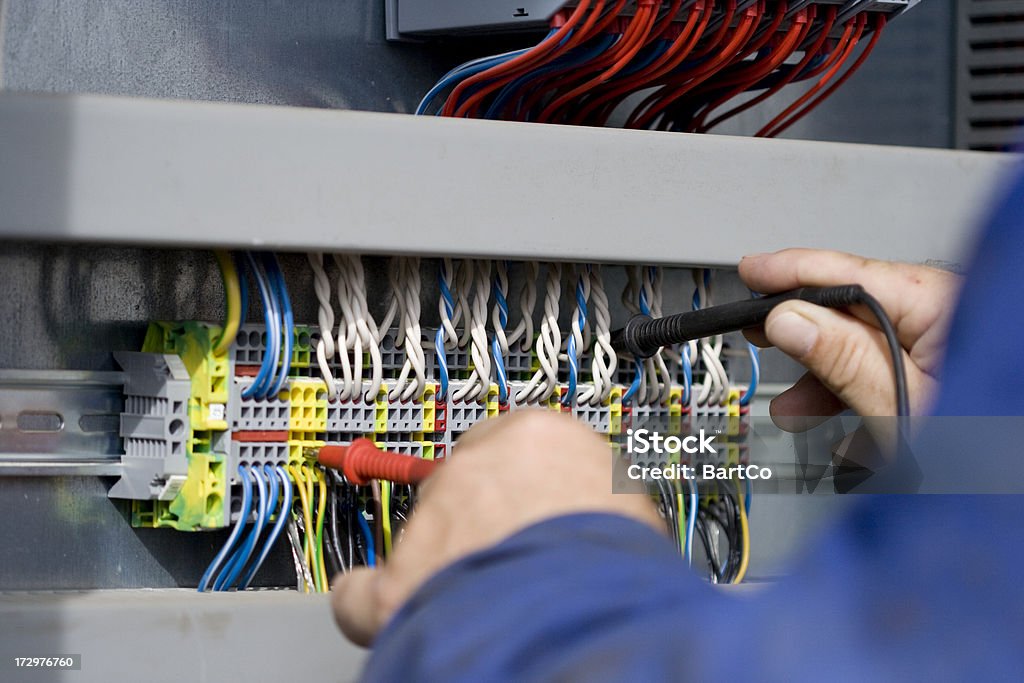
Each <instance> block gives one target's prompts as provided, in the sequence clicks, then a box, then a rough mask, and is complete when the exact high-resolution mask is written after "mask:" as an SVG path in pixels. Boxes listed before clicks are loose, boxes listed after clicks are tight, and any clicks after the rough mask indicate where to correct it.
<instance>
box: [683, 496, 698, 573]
mask: <svg viewBox="0 0 1024 683" xmlns="http://www.w3.org/2000/svg"><path fill="white" fill-rule="evenodd" d="M687 484H688V485H689V487H690V514H689V515H688V516H687V519H686V561H687V562H688V563H689V564H690V565H692V564H693V532H694V530H695V529H696V528H697V505H698V504H699V500H698V499H697V482H695V481H694V480H693V479H688V480H687Z"/></svg>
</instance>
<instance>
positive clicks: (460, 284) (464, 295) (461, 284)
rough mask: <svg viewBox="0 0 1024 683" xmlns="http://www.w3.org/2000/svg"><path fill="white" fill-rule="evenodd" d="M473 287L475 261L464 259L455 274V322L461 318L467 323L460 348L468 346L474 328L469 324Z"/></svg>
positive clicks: (460, 339)
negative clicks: (470, 297)
mask: <svg viewBox="0 0 1024 683" xmlns="http://www.w3.org/2000/svg"><path fill="white" fill-rule="evenodd" d="M472 289H473V262H472V261H470V260H469V259H462V260H461V261H460V262H459V272H458V275H456V276H455V291H454V292H453V294H454V295H455V302H456V305H455V315H454V317H453V322H454V323H455V324H456V325H458V324H459V320H460V319H464V320H465V323H464V324H463V326H462V334H460V335H459V348H460V349H464V348H466V344H468V343H469V341H470V339H471V337H472V334H473V330H472V327H471V326H470V324H469V317H470V308H469V293H470V291H471V290H472Z"/></svg>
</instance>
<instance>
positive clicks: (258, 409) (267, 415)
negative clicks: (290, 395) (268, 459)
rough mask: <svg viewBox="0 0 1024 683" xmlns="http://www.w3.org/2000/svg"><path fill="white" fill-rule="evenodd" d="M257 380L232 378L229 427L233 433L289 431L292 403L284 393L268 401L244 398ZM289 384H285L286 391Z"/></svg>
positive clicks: (229, 395)
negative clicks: (244, 394)
mask: <svg viewBox="0 0 1024 683" xmlns="http://www.w3.org/2000/svg"><path fill="white" fill-rule="evenodd" d="M254 382H255V379H254V378H252V377H232V378H231V388H230V390H229V394H228V415H227V417H228V425H229V426H230V429H231V431H232V432H246V431H260V432H282V431H288V422H289V410H290V401H289V400H288V399H286V398H281V396H287V392H286V391H282V392H281V393H280V394H279V395H277V396H271V397H269V398H266V399H255V398H242V393H243V392H244V391H245V390H246V389H248V388H249V387H251V386H252V385H253V383H254ZM287 388H288V384H287V383H285V389H287Z"/></svg>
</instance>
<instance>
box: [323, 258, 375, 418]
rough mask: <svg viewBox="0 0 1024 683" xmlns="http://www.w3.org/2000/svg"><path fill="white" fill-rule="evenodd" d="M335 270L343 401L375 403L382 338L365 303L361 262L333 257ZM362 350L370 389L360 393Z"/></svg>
mask: <svg viewBox="0 0 1024 683" xmlns="http://www.w3.org/2000/svg"><path fill="white" fill-rule="evenodd" d="M334 262H335V264H336V265H337V266H338V271H339V274H338V285H337V295H338V306H339V307H340V309H341V318H340V320H339V322H338V340H337V349H338V358H339V360H340V361H341V375H342V385H341V388H340V390H339V392H338V396H339V398H340V399H341V400H342V401H352V402H359V401H362V402H365V403H374V402H376V400H377V394H378V393H379V392H380V387H381V384H382V382H383V378H384V374H383V367H382V359H381V351H380V342H381V338H382V335H381V334H380V332H379V331H378V329H377V324H376V322H374V319H373V317H372V316H371V315H370V309H369V306H368V305H367V303H366V275H365V272H364V270H363V262H362V260H361V259H360V258H359V257H358V256H354V255H352V254H335V255H334ZM364 350H365V351H366V352H367V353H369V356H370V378H369V386H368V388H367V389H366V391H365V392H363V361H364V356H363V353H364Z"/></svg>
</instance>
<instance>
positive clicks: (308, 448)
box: [288, 431, 324, 465]
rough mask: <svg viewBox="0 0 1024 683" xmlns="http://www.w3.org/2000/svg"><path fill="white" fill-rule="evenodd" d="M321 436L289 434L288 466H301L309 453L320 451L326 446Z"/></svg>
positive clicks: (304, 432) (305, 432) (314, 434)
mask: <svg viewBox="0 0 1024 683" xmlns="http://www.w3.org/2000/svg"><path fill="white" fill-rule="evenodd" d="M319 436H320V434H319V433H318V432H307V431H290V432H288V464H289V465H301V464H302V463H303V462H304V460H305V459H306V454H307V453H309V452H314V453H315V452H316V451H318V450H320V448H322V447H323V446H324V441H323V439H320V438H319Z"/></svg>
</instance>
